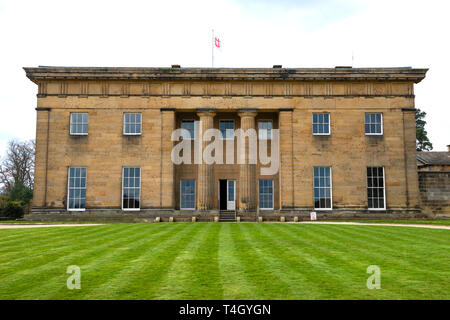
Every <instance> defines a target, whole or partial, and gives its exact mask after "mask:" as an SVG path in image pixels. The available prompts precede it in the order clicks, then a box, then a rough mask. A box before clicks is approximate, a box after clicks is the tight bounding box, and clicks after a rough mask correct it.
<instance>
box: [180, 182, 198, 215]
mask: <svg viewBox="0 0 450 320" xmlns="http://www.w3.org/2000/svg"><path fill="white" fill-rule="evenodd" d="M183 181H194V208H182V207H181V203H182V202H181V197H182V196H183V193H182V186H181V184H182V182H183ZM196 208H197V180H196V179H180V210H196Z"/></svg>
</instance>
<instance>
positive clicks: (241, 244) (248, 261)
mask: <svg viewBox="0 0 450 320" xmlns="http://www.w3.org/2000/svg"><path fill="white" fill-rule="evenodd" d="M241 226H242V225H241V224H234V225H233V229H234V231H235V232H234V233H233V234H232V237H231V239H232V241H233V242H234V248H235V254H236V257H237V259H238V261H239V263H240V267H241V268H242V270H243V271H244V276H245V277H246V278H247V282H250V283H252V284H253V287H255V288H256V292H254V293H253V296H255V295H256V296H261V297H262V298H263V299H281V297H283V295H284V294H285V293H286V292H290V288H289V286H288V285H287V284H286V283H285V282H283V281H282V280H281V279H280V278H279V277H278V276H277V272H276V271H274V270H272V269H271V268H269V267H268V266H267V265H265V263H264V261H263V260H261V259H260V257H259V254H258V253H257V252H255V251H254V250H252V248H251V246H250V244H249V243H248V241H247V240H246V238H245V235H244V230H243V229H242V228H241ZM270 283H276V284H277V286H273V285H270Z"/></svg>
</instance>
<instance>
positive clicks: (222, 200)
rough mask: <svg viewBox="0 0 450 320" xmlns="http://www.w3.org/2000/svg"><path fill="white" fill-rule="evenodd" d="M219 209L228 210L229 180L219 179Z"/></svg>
mask: <svg viewBox="0 0 450 320" xmlns="http://www.w3.org/2000/svg"><path fill="white" fill-rule="evenodd" d="M219 192H220V193H219V209H220V210H227V180H219Z"/></svg>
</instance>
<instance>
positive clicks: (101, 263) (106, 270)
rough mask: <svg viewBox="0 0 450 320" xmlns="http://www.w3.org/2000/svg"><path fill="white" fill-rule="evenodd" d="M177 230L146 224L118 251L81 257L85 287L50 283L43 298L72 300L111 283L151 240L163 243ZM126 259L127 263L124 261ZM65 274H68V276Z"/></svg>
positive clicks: (123, 243)
mask: <svg viewBox="0 0 450 320" xmlns="http://www.w3.org/2000/svg"><path fill="white" fill-rule="evenodd" d="M178 229H179V228H178ZM176 230H177V228H171V227H170V226H167V225H165V226H164V225H163V224H158V225H146V226H145V228H139V229H137V230H136V231H135V232H133V233H132V234H131V235H129V236H128V237H126V238H124V239H123V240H124V241H123V242H122V243H120V244H119V245H118V244H116V245H115V246H114V250H109V251H107V252H105V253H103V254H101V255H99V256H97V257H96V258H95V259H91V258H90V257H87V258H86V257H84V259H77V263H78V264H77V265H78V266H79V267H80V268H81V272H82V290H81V291H78V290H74V291H71V292H70V293H68V292H67V291H68V289H67V288H66V286H65V282H64V281H63V283H59V285H57V286H55V285H52V282H49V283H48V285H46V286H44V290H43V291H44V292H45V295H44V297H43V298H45V299H64V298H65V297H66V296H69V297H70V299H79V298H80V297H82V296H84V295H86V294H88V293H89V292H91V291H93V290H95V288H96V287H98V286H99V285H102V284H104V283H106V282H108V280H109V278H110V277H112V276H114V275H115V274H116V273H119V272H120V270H121V268H126V267H127V262H128V261H130V260H133V259H136V258H138V257H139V256H141V255H142V254H143V252H145V250H146V248H148V246H149V244H150V243H156V242H162V241H164V240H165V239H167V238H169V237H171V236H172V233H173V232H176ZM123 261H126V262H125V263H123ZM64 277H67V275H65V276H64ZM63 280H64V279H63ZM40 289H41V288H39V290H40ZM27 294H29V295H33V294H34V293H33V292H28V293H27Z"/></svg>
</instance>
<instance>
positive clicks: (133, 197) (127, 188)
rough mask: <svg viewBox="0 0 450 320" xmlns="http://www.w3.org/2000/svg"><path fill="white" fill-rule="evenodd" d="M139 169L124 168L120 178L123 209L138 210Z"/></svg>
mask: <svg viewBox="0 0 450 320" xmlns="http://www.w3.org/2000/svg"><path fill="white" fill-rule="evenodd" d="M140 173H141V169H140V168H124V169H123V177H122V186H123V189H122V193H123V202H122V206H123V208H124V209H139V208H140V194H141V190H140V184H139V182H140V178H139V177H140Z"/></svg>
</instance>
